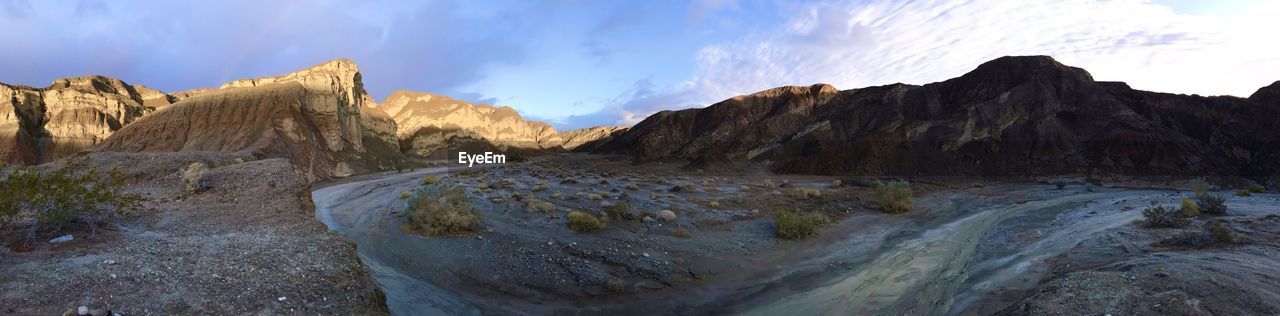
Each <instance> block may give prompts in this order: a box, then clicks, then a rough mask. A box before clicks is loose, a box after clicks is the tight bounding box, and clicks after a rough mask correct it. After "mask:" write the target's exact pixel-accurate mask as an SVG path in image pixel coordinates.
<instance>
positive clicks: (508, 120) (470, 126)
mask: <svg viewBox="0 0 1280 316" xmlns="http://www.w3.org/2000/svg"><path fill="white" fill-rule="evenodd" d="M380 107H381V108H382V109H383V110H385V111H386V112H387V114H389V115H390V116H391V117H392V118H393V119H394V120H395V123H396V126H397V130H396V135H397V137H398V138H399V141H400V149H401V150H402V151H403V152H404V153H405V155H408V156H416V157H434V158H441V157H443V158H448V157H449V153H447V152H452V151H459V150H465V151H475V150H497V151H512V150H514V151H529V152H532V151H557V150H562V149H566V148H568V149H571V148H573V147H576V146H577V145H581V144H583V143H586V142H590V141H593V140H596V139H598V138H600V137H606V136H608V135H609V133H610V132H612V131H616V130H617V129H618V128H615V127H593V128H588V129H582V130H574V131H569V132H556V129H555V128H553V127H551V125H548V124H546V123H542V122H536V121H526V120H525V119H524V118H523V117H521V116H520V113H518V112H516V110H515V109H512V108H510V107H505V106H503V107H495V106H491V105H487V104H472V103H470V102H466V101H462V100H456V99H453V98H450V97H448V96H444V95H439V94H432V93H426V92H413V91H404V90H400V91H396V92H394V93H392V94H391V96H388V97H387V99H386V100H383V102H382V105H381V106H380ZM566 136H568V137H569V138H572V141H569V140H568V139H567V138H566Z"/></svg>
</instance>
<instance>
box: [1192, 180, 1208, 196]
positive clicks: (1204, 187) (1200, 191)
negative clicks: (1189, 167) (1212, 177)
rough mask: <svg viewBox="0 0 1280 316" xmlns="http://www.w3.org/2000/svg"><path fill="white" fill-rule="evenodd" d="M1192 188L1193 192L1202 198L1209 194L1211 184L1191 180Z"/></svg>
mask: <svg viewBox="0 0 1280 316" xmlns="http://www.w3.org/2000/svg"><path fill="white" fill-rule="evenodd" d="M1190 186H1191V192H1194V193H1195V194H1196V196H1201V195H1205V194H1207V193H1209V187H1210V186H1209V182H1206V181H1204V179H1195V180H1191V184H1190Z"/></svg>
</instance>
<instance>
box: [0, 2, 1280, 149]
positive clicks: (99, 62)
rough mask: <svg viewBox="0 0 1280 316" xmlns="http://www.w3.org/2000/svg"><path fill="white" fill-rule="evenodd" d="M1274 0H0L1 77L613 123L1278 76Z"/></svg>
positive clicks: (1180, 86) (1261, 80)
mask: <svg viewBox="0 0 1280 316" xmlns="http://www.w3.org/2000/svg"><path fill="white" fill-rule="evenodd" d="M1276 16H1280V4H1278V3H1277V2H1276V1H1261V0H1242V1H1197V0H1159V1H1140V0H1113V1H1093V0H1072V1H1059V0H1028V1H1003V0H969V1H893V0H866V1H774V0H740V1H735V0H694V1H576V0H558V1H554V0H553V1H385V0H382V1H379V0H375V1H324V0H322V1H241V0H232V1H207V2H190V3H188V2H175V1H98V0H79V1H26V0H0V29H3V30H6V31H5V32H0V42H3V43H5V44H4V49H3V50H0V82H5V83H11V84H26V85H32V86H45V85H47V84H48V83H49V82H51V81H52V80H53V79H55V78H59V77H67V76H78V75H85V74H102V75H108V76H113V77H118V78H121V79H124V80H126V81H128V82H130V83H135V84H143V85H147V86H151V87H154V88H158V89H161V90H165V91H180V90H186V89H191V88H198V87H212V86H217V85H218V84H220V83H222V82H225V81H230V80H235V79H240V78H247V77H260V76H268V75H276V74H281V73H285V72H289V71H293V70H296V69H299V68H303V67H306V66H309V65H312V64H316V63H320V62H323V61H326V60H330V59H334V58H350V59H352V60H355V61H356V62H357V63H358V64H359V65H360V67H361V71H362V73H363V74H364V81H365V85H366V89H367V90H368V91H369V92H370V94H372V95H373V96H374V98H375V99H379V100H381V99H383V98H385V97H386V96H387V95H389V94H390V93H391V92H392V91H394V90H398V89H406V90H415V91H426V92H434V93H443V94H448V95H452V96H454V97H456V98H460V99H465V100H470V101H477V102H485V103H497V104H500V105H509V106H512V107H515V108H516V109H518V110H520V112H521V113H522V114H524V115H525V116H526V117H531V118H535V119H540V120H544V121H547V122H549V123H552V124H554V125H556V127H557V128H561V129H564V128H579V127H586V126H592V125H627V124H632V123H635V122H636V121H638V120H639V119H642V118H643V117H645V116H647V115H649V114H651V113H653V112H655V111H659V110H665V109H679V108H687V107H698V106H706V105H708V104H710V103H714V102H716V101H719V100H723V99H725V98H728V97H732V96H734V95H739V94H746V93H752V92H755V91H759V90H763V89H767V88H771V87H775V86H781V85H808V84H813V83H818V82H825V83H831V84H834V85H836V86H837V87H839V88H842V89H849V88H857V87H863V86H870V85H881V84H889V83H894V82H904V83H912V84H923V83H928V82H933V81H939V80H944V79H947V78H951V77H955V76H958V75H960V74H963V73H964V72H965V71H968V70H970V69H972V68H973V67H974V66H976V65H977V64H978V63H981V62H983V61H986V60H990V59H992V58H995V57H999V56H1004V55H1030V54H1038V55H1040V54H1043V55H1052V56H1054V57H1056V58H1057V59H1058V60H1060V61H1062V62H1064V63H1066V64H1069V65H1074V66H1080V67H1084V68H1086V69H1088V70H1090V71H1091V72H1092V73H1093V74H1094V77H1095V78H1097V79H1099V80H1118V81H1126V82H1129V83H1130V85H1132V86H1134V87H1135V88H1139V89H1147V90H1156V91H1164V92H1175V93H1197V94H1205V95H1218V94H1230V95H1237V96H1248V94H1250V93H1252V92H1253V91H1254V90H1255V89H1257V88H1259V87H1261V86H1264V85H1266V84H1269V83H1271V82H1272V81H1275V80H1280V54H1277V53H1276V52H1280V44H1277V42H1276V41H1272V40H1268V39H1270V38H1272V37H1274V34H1272V32H1271V30H1275V29H1280V19H1275V18H1274V17H1276Z"/></svg>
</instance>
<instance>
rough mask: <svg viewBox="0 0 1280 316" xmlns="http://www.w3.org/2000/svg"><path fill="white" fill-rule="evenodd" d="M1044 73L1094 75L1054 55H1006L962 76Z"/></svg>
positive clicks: (1006, 76) (1090, 78) (1022, 76)
mask: <svg viewBox="0 0 1280 316" xmlns="http://www.w3.org/2000/svg"><path fill="white" fill-rule="evenodd" d="M1043 74H1053V75H1066V76H1070V77H1075V78H1076V79H1084V80H1088V81H1093V76H1092V75H1090V74H1089V72H1087V71H1085V70H1084V69H1080V68H1076V67H1071V66H1067V65H1063V64H1062V63H1059V62H1058V61H1057V60H1055V59H1053V57H1049V56H1043V55H1035V56H1004V57H1000V58H996V59H992V60H990V61H987V62H985V63H982V64H981V65H978V67H977V68H975V69H974V70H973V71H970V72H969V73H967V74H965V75H964V76H962V77H961V78H964V77H974V76H978V77H981V78H984V79H1025V77H1026V76H1031V75H1043ZM1011 77H1013V78H1011Z"/></svg>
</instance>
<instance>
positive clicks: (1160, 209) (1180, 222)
mask: <svg viewBox="0 0 1280 316" xmlns="http://www.w3.org/2000/svg"><path fill="white" fill-rule="evenodd" d="M1142 216H1143V217H1146V220H1145V221H1144V223H1146V226H1147V227H1152V228H1181V227H1187V224H1190V223H1191V220H1189V219H1187V218H1186V217H1182V213H1181V212H1179V211H1178V210H1174V209H1173V208H1166V207H1164V206H1161V205H1156V204H1155V203H1152V204H1151V206H1149V207H1147V208H1146V209H1144V210H1142Z"/></svg>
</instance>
